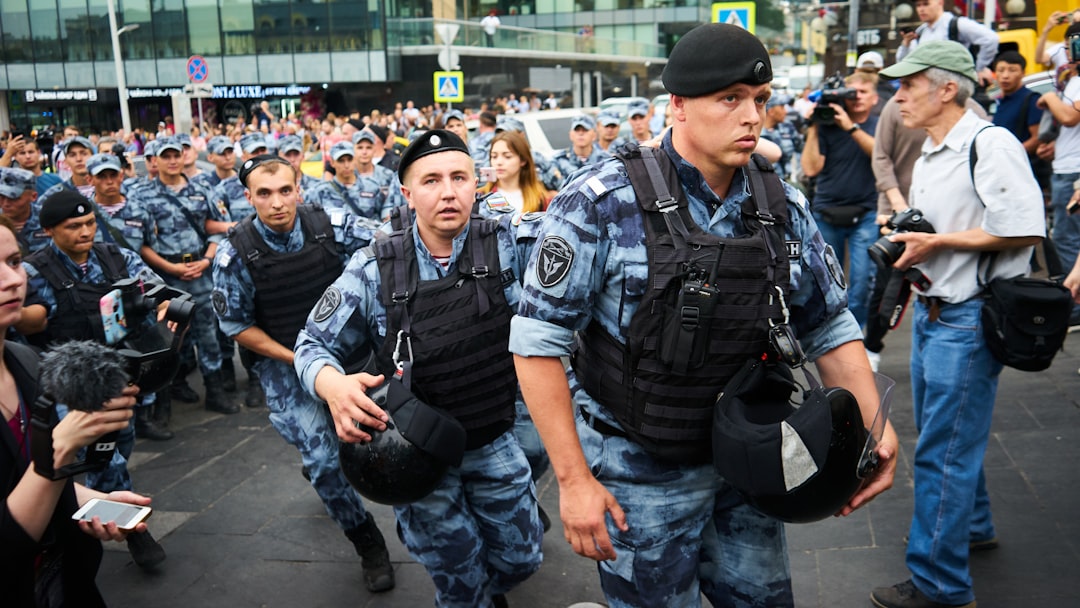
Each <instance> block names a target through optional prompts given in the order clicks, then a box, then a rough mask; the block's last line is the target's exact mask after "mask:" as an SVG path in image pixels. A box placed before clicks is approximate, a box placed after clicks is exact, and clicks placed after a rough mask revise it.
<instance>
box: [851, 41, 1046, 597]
mask: <svg viewBox="0 0 1080 608" xmlns="http://www.w3.org/2000/svg"><path fill="white" fill-rule="evenodd" d="M881 74H882V76H884V77H887V78H897V79H899V80H900V89H899V91H898V92H897V93H896V96H895V97H894V98H893V99H895V100H896V103H897V104H899V106H900V114H901V116H902V117H903V121H904V126H905V127H909V128H921V129H924V130H925V131H926V133H927V135H928V138H927V139H926V141H925V142H924V143H923V146H922V156H921V157H920V158H919V160H918V161H916V163H915V169H914V172H913V177H912V184H911V192H910V195H909V198H908V204H910V205H911V206H912V207H913V209H912V210H911V211H912V212H914V211H915V208H918V209H920V210H921V211H922V212H924V213H925V217H924V220H920V221H919V222H917V223H921V222H922V221H926V222H928V223H929V225H932V226H933V227H934V228H935V229H936V232H928V231H925V230H923V231H918V230H911V229H910V228H911V227H912V223H911V221H913V220H914V218H913V217H911V216H910V215H909V221H908V228H909V231H907V232H903V233H900V234H895V235H893V236H891V237H890V240H891V242H892V243H893V244H903V246H904V247H903V251H902V252H900V254H899V256H898V257H897V258H896V259H895V264H894V266H895V267H896V268H897V269H900V270H907V269H909V268H912V267H916V268H918V269H919V270H920V271H921V272H922V273H923V274H925V275H926V277H927V278H928V279H929V280H930V281H931V282H932V284H931V285H930V286H929V287H928V288H926V289H922V288H920V289H919V295H918V298H917V301H916V304H915V309H914V312H913V314H912V317H913V339H912V348H911V351H912V354H911V384H912V398H913V406H914V408H913V409H914V415H915V425H916V428H917V429H918V431H919V438H918V442H917V443H916V445H915V456H914V458H913V459H912V462H913V466H914V477H915V491H914V496H915V508H914V516H913V517H912V523H911V529H910V533H909V539H910V540H909V542H908V545H907V558H906V562H907V567H908V569H909V570H910V572H911V578H909V579H908V580H906V581H904V582H902V583H899V584H896V585H893V586H891V587H879V588H877V589H874V591H873V592H872V594H871V599H872V601H873V602H874V604H875V605H876V606H879V607H881V608H907V607H915V606H975V593H974V590H973V588H972V581H971V574H970V572H969V569H968V559H969V553H970V552H971V551H978V550H986V549H992V548H994V547H996V546H997V538H996V533H995V531H994V526H993V523H992V518H991V513H990V500H989V496H988V494H987V492H986V480H985V476H984V474H983V470H982V466H983V456H984V454H985V452H986V445H987V442H988V440H989V435H990V421H991V416H992V413H993V407H994V399H995V396H996V393H997V383H998V376H999V374H1000V373H1001V370H1002V364H1001V363H1000V362H998V361H997V360H996V359H994V356H993V355H992V354H991V352H990V350H989V349H988V348H987V346H986V340H985V338H984V333H983V327H982V325H983V322H982V309H983V306H984V298H983V297H982V293H983V290H984V284H985V283H989V282H990V281H991V280H992V279H994V278H997V277H1013V276H1017V275H1022V274H1024V273H1025V272H1026V271H1027V269H1028V261H1029V260H1030V258H1031V252H1032V247H1031V246H1032V245H1034V244H1036V243H1038V242H1039V241H1040V240H1041V239H1042V237H1043V236H1044V235H1045V233H1046V225H1045V219H1044V210H1043V201H1042V195H1041V193H1040V190H1039V187H1038V184H1036V182H1035V178H1034V176H1033V175H1032V173H1031V169H1030V167H1029V166H1028V163H1027V153H1026V152H1025V151H1024V148H1023V146H1022V145H1021V143H1020V142H1019V141H1018V140H1017V139H1016V137H1014V136H1013V135H1012V134H1011V133H1009V132H1008V131H1007V130H1006V129H1002V128H987V127H990V126H991V124H990V123H988V122H986V121H985V120H981V119H979V118H978V117H977V116H976V115H975V114H974V113H973V112H971V111H969V110H965V107H964V104H965V102H966V100H967V99H968V98H969V97H971V95H972V93H973V92H974V90H975V85H976V82H977V81H978V75H977V73H976V71H975V64H974V62H973V61H972V59H971V56H970V55H969V54H968V53H967V52H966V51H965V50H964V48H963V46H961V45H960V44H957V43H955V42H951V41H946V40H935V41H931V42H924V43H923V44H921V45H920V46H919V48H917V49H916V50H915V51H914V52H912V53H911V54H910V55H908V56H907V57H906V58H905V59H904V60H903V61H901V62H900V63H897V64H896V65H894V66H891V67H889V68H886V69H885V70H882V72H881ZM976 137H977V142H976ZM976 143H977V155H976V156H977V162H975V163H974V166H973V167H972V166H971V165H972V162H971V159H972V158H973V155H972V146H975V145H976ZM898 221H901V218H900V217H899V216H898V217H894V219H893V222H894V223H898ZM924 227H925V225H924ZM989 252H993V254H994V256H995V257H994V259H993V262H992V264H991V265H990V268H986V266H987V265H986V264H982V265H980V263H979V262H980V260H981V259H982V258H983V256H984V255H987V254H988V253H989ZM895 253H898V251H894V252H893V255H895Z"/></svg>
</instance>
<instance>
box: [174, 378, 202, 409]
mask: <svg viewBox="0 0 1080 608" xmlns="http://www.w3.org/2000/svg"><path fill="white" fill-rule="evenodd" d="M169 394H170V395H172V396H173V397H176V398H177V399H179V400H180V401H183V402H184V403H198V402H199V393H196V392H195V389H193V388H191V385H190V384H188V381H187V377H186V376H181V375H180V374H179V373H178V374H176V378H175V379H174V380H173V382H172V386H170V387H169Z"/></svg>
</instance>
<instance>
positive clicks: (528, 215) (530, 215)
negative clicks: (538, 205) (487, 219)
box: [511, 211, 544, 226]
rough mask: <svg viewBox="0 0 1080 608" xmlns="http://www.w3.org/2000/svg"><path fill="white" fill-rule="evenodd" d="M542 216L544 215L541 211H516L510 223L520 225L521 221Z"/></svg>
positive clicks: (529, 220)
mask: <svg viewBox="0 0 1080 608" xmlns="http://www.w3.org/2000/svg"><path fill="white" fill-rule="evenodd" d="M542 217H544V212H543V211H528V212H526V213H522V212H520V211H518V212H516V213H514V219H513V220H512V221H511V223H512V224H514V225H515V226H520V225H521V223H522V222H535V221H536V220H538V219H540V218H542Z"/></svg>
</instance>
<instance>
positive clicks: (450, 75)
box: [435, 72, 465, 103]
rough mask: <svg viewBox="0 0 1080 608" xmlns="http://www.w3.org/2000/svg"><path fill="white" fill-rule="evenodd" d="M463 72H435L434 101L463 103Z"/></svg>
mask: <svg viewBox="0 0 1080 608" xmlns="http://www.w3.org/2000/svg"><path fill="white" fill-rule="evenodd" d="M464 80H465V74H464V72H435V101H437V102H439V103H461V102H463V101H465V87H464Z"/></svg>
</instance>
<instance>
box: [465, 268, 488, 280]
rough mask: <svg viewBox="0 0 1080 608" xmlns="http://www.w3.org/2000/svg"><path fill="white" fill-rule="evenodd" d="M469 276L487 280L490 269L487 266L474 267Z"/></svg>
mask: <svg viewBox="0 0 1080 608" xmlns="http://www.w3.org/2000/svg"><path fill="white" fill-rule="evenodd" d="M469 274H471V275H472V276H473V278H475V279H483V278H486V277H487V276H488V267H487V266H473V267H472V270H471V271H469Z"/></svg>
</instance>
